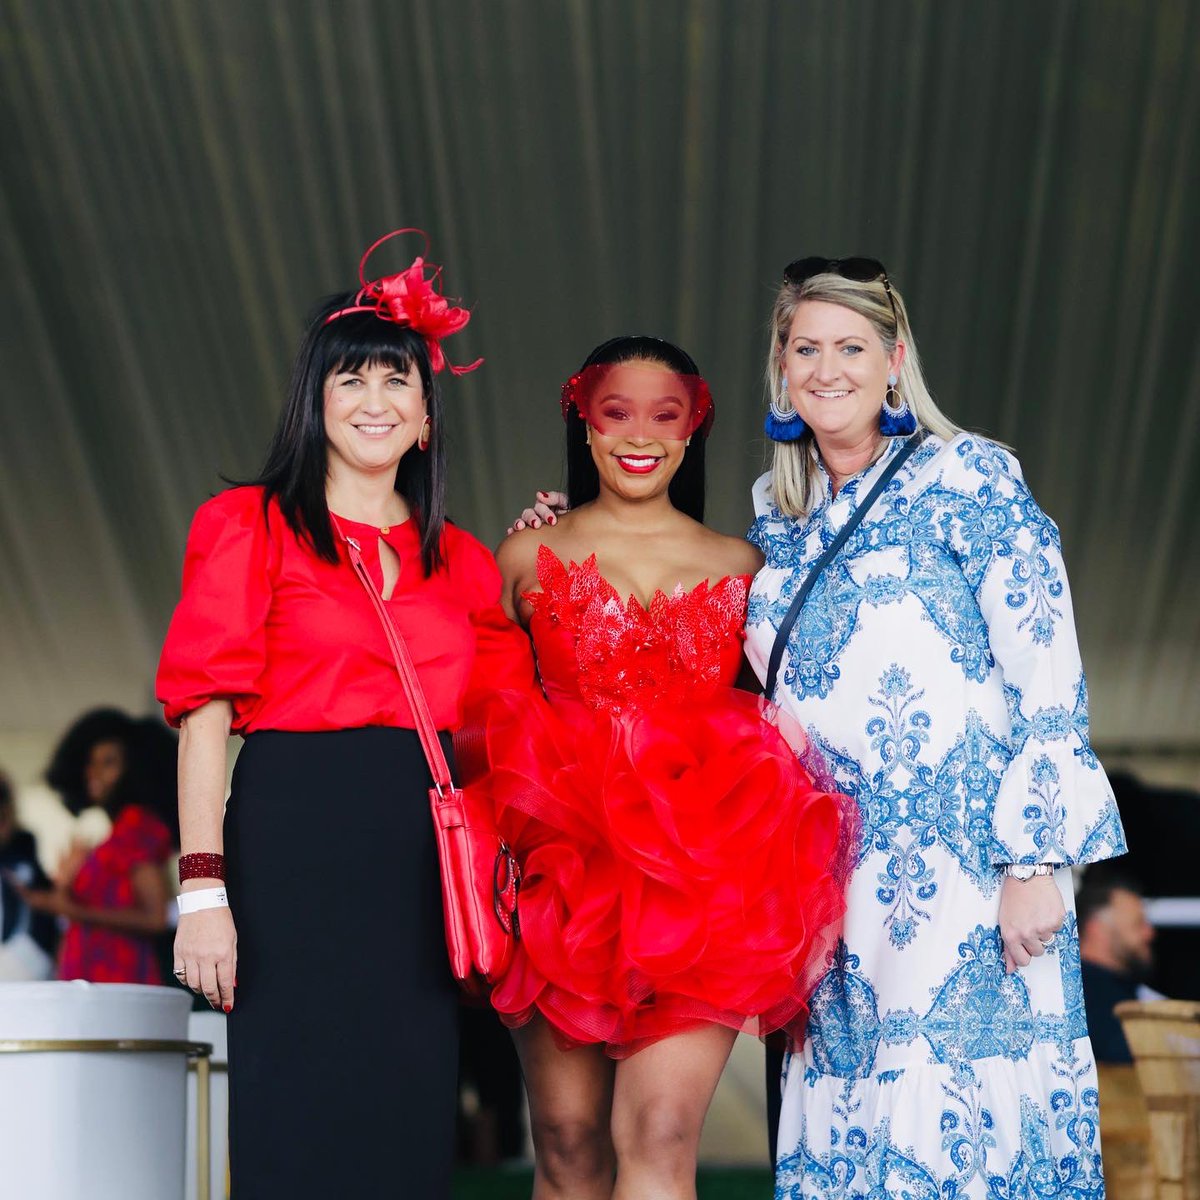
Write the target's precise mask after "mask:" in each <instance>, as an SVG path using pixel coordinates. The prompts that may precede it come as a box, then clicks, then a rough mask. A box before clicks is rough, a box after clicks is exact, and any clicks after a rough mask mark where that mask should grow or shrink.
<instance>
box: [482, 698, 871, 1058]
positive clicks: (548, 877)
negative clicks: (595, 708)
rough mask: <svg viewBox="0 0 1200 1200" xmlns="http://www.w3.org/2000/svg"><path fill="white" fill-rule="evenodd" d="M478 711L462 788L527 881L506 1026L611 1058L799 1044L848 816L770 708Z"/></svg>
mask: <svg viewBox="0 0 1200 1200" xmlns="http://www.w3.org/2000/svg"><path fill="white" fill-rule="evenodd" d="M572 708H573V709H574V706H572ZM490 709H491V711H490V713H489V717H488V720H487V721H486V723H485V725H484V726H483V736H484V739H485V741H484V744H485V746H486V755H487V765H488V770H487V773H486V775H485V776H484V777H483V778H481V779H477V780H476V782H474V783H469V785H468V786H473V787H487V789H488V790H489V792H490V793H491V798H492V801H493V803H494V804H495V806H496V811H497V814H498V820H499V825H500V830H501V833H502V835H503V836H504V837H505V838H506V840H508V842H509V844H510V845H511V846H512V847H513V848H514V849H515V851H516V853H517V857H518V859H519V860H520V862H521V867H522V871H523V882H522V886H521V892H520V905H519V914H520V934H521V937H520V941H519V943H518V948H517V954H516V957H515V960H514V962H513V965H512V967H511V968H510V970H509V971H508V973H507V974H506V976H505V977H504V978H503V979H502V980H501V981H500V983H499V984H498V985H497V986H496V988H495V989H494V991H493V993H492V997H491V999H492V1004H493V1006H494V1007H495V1009H496V1011H497V1012H498V1013H499V1015H500V1017H501V1018H502V1020H504V1021H505V1023H506V1024H508V1025H510V1026H516V1025H520V1024H523V1023H524V1022H526V1021H528V1020H529V1019H530V1018H531V1017H532V1016H533V1015H534V1014H535V1013H541V1014H542V1016H544V1017H545V1019H546V1020H547V1021H548V1022H549V1023H550V1024H551V1026H552V1027H553V1029H554V1030H555V1033H556V1036H557V1038H558V1040H559V1043H560V1044H561V1045H563V1046H575V1045H584V1044H602V1045H604V1047H605V1048H606V1050H607V1051H608V1053H610V1054H611V1055H613V1056H614V1057H623V1056H626V1055H629V1054H632V1053H634V1052H635V1051H637V1050H638V1049H639V1048H641V1047H642V1046H645V1045H647V1044H648V1043H650V1042H653V1041H656V1040H658V1039H660V1038H663V1037H668V1036H670V1035H671V1034H673V1033H677V1032H679V1031H681V1030H684V1029H688V1028H692V1027H695V1026H697V1025H699V1024H702V1023H708V1022H716V1023H720V1024H722V1025H727V1026H729V1027H731V1028H734V1029H738V1030H743V1029H744V1030H750V1031H753V1032H756V1033H759V1034H766V1033H769V1032H771V1031H773V1030H778V1029H785V1030H787V1031H788V1032H789V1034H791V1035H792V1036H793V1037H798V1036H800V1034H801V1032H802V1029H803V1020H804V1017H805V1015H806V1008H805V1000H806V998H807V996H808V994H809V992H810V991H811V988H812V986H813V984H814V983H815V981H816V979H817V977H819V975H820V974H821V972H822V971H823V970H824V968H825V966H826V962H827V958H828V954H829V951H830V950H831V948H832V945H833V942H834V941H835V940H836V936H837V932H838V926H839V922H840V918H841V915H842V912H843V909H844V901H843V886H844V883H845V873H846V872H845V865H846V862H847V859H848V854H849V848H850V842H851V840H852V839H851V837H850V836H849V834H850V831H849V829H848V825H847V823H848V821H849V817H848V812H849V811H850V810H849V805H848V802H847V800H846V798H845V797H843V796H840V795H839V794H837V793H832V794H831V793H826V792H822V791H819V790H817V789H816V788H815V787H814V786H813V783H812V781H811V779H810V777H809V775H808V773H807V772H806V771H805V770H804V768H803V767H802V766H801V765H800V763H799V761H798V760H797V756H796V752H795V750H794V749H793V747H792V746H791V745H789V743H788V741H787V740H785V739H784V737H783V735H782V734H781V732H780V730H779V728H778V727H777V726H776V725H775V724H774V723H773V720H777V719H778V714H777V713H776V712H775V710H774V709H773V708H770V707H769V706H766V705H765V704H764V702H763V701H762V700H761V699H760V698H758V697H755V696H752V695H750V694H748V693H746V692H739V691H734V690H733V689H727V688H722V689H720V690H718V691H717V692H715V693H714V694H713V695H711V696H710V697H708V698H706V699H703V700H700V701H699V702H697V703H695V704H689V705H687V706H686V707H683V706H680V707H669V708H657V709H655V710H653V711H650V712H647V713H638V714H633V715H626V716H620V717H614V716H610V715H608V714H607V713H603V712H597V713H593V712H591V711H589V710H585V709H583V708H582V707H579V708H578V709H577V710H574V711H572V714H571V719H563V717H562V716H560V715H559V713H558V712H557V711H556V710H553V709H551V708H550V706H549V705H547V704H545V703H544V702H542V701H541V698H540V697H538V698H537V700H536V701H534V702H532V703H531V701H530V699H529V697H528V696H515V695H514V696H512V697H510V698H504V697H501V698H500V699H499V700H494V702H493V703H492V704H491V706H490ZM790 736H791V738H792V741H793V742H794V741H795V735H790ZM476 746H477V750H476V755H475V757H476V758H478V755H479V751H478V742H476ZM472 773H473V774H476V775H477V774H478V771H477V770H476V771H475V772H472Z"/></svg>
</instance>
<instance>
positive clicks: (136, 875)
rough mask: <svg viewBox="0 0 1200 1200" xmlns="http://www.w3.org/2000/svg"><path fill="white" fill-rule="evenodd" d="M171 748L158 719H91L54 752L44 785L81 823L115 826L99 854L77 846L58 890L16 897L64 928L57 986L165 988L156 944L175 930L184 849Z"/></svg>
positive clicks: (34, 889)
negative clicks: (177, 874) (174, 903)
mask: <svg viewBox="0 0 1200 1200" xmlns="http://www.w3.org/2000/svg"><path fill="white" fill-rule="evenodd" d="M174 747H175V739H174V737H173V736H172V734H171V733H170V731H169V730H168V729H166V727H165V726H163V725H162V723H161V722H159V721H158V720H156V719H154V718H146V719H144V720H134V719H133V718H132V717H130V716H128V715H127V714H125V713H123V712H120V711H119V710H117V709H94V710H92V711H91V712H88V713H85V714H84V715H83V716H82V717H80V718H79V720H77V721H76V722H75V723H74V724H73V725H72V726H71V728H70V729H69V730H68V731H67V733H66V734H65V735H64V737H63V739H62V741H61V742H60V743H59V745H58V748H57V749H56V750H55V752H54V755H53V757H52V759H51V762H50V766H49V768H48V769H47V772H46V779H47V781H48V782H49V783H50V785H51V786H52V787H54V788H55V789H56V790H57V791H58V792H59V794H60V795H61V796H62V797H63V802H64V803H65V804H66V806H67V808H68V809H69V810H70V811H71V812H73V813H75V814H78V813H79V811H80V810H81V809H82V808H83V807H86V806H87V805H89V804H91V805H96V806H98V807H100V808H103V809H104V810H105V812H106V813H107V814H108V816H109V817H110V818H111V820H112V831H111V833H110V834H109V836H108V837H107V838H106V839H105V840H104V841H103V842H101V843H100V844H99V845H98V846H96V847H94V848H92V849H87V848H86V847H83V846H80V845H74V846H72V848H71V849H70V850H69V851H68V852H67V854H66V855H64V857H63V859H62V861H61V862H60V863H59V866H58V868H57V870H56V872H55V878H54V881H53V884H52V886H50V887H48V888H47V887H45V886H44V885H42V886H39V885H37V884H35V885H33V886H25V885H22V886H19V887H17V889H16V890H17V891H18V894H19V895H21V897H22V898H23V899H24V900H25V902H26V903H27V904H28V905H29V906H30V908H32V909H34V910H35V911H37V912H40V913H47V914H51V915H53V916H57V917H63V918H65V919H66V922H67V929H66V933H65V934H64V935H63V939H62V946H61V949H60V952H59V963H58V977H59V978H60V979H86V980H88V981H89V982H91V983H143V984H161V983H163V982H164V977H163V972H162V969H161V966H160V961H159V954H158V951H157V947H156V939H157V938H158V937H159V936H160V935H161V934H162V933H163V932H164V931H165V930H166V929H167V928H168V924H169V922H168V916H167V905H168V903H169V901H170V896H169V893H168V889H167V878H166V870H165V868H166V864H167V860H168V859H169V858H170V856H171V854H172V852H173V850H174V848H176V847H177V846H178V844H179V826H178V822H177V819H176V816H175V804H176V801H175V785H174V779H173V773H172V762H173V757H174Z"/></svg>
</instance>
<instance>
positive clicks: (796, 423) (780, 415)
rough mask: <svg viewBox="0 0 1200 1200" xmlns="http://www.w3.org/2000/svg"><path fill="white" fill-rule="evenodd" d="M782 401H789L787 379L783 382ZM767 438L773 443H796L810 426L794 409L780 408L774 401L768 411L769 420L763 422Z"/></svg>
mask: <svg viewBox="0 0 1200 1200" xmlns="http://www.w3.org/2000/svg"><path fill="white" fill-rule="evenodd" d="M781 398H782V399H784V400H786V399H787V377H786V376H785V377H784V380H783V391H782V397H781ZM763 429H765V430H766V433H767V437H769V438H770V439H771V441H773V442H794V441H796V440H797V439H799V438H800V437H802V436H803V434H804V432H805V430H807V429H808V426H807V425H805V423H804V421H803V419H802V418H801V416H800V414H799V413H798V412H797V411H796V410H795V409H794V408H780V407H779V405H778V404H776V403H775V401H774V400H772V401H771V407H770V408H769V409H768V410H767V419H766V421H764V422H763Z"/></svg>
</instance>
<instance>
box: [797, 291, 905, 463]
mask: <svg viewBox="0 0 1200 1200" xmlns="http://www.w3.org/2000/svg"><path fill="white" fill-rule="evenodd" d="M781 359H782V361H781V367H782V369H783V372H784V374H785V376H786V378H787V386H788V396H789V398H790V399H791V402H792V406H793V407H794V408H795V409H796V411H797V412H798V413H799V414H800V416H801V417H802V418H803V419H804V420H805V421H806V422H807V423H808V426H809V428H810V429H811V430H812V431H813V434H814V436H815V437H816V439H817V444H818V446H837V447H839V448H841V447H845V448H851V447H857V446H860V445H862V444H864V443H866V442H869V441H871V440H873V439H877V438H879V437H880V436H881V435H880V434H879V412H880V408H881V406H882V404H883V397H884V394H885V393H886V391H887V386H888V383H887V380H888V375H889V374H896V375H899V373H900V364H901V363H902V362H903V361H904V345H903V343H898V344H897V346H896V349H895V350H894V351H893V352H892V353H891V354H888V352H887V351H886V350H885V349H884V346H883V343H882V342H881V341H880V340H879V335H878V334H877V333H876V332H875V329H874V327H873V326H872V324H871V322H870V321H868V320H867V318H866V317H864V316H862V315H861V314H860V313H856V312H855V311H854V310H853V309H850V308H846V307H844V306H843V305H841V304H830V303H828V302H826V301H824V300H805V301H803V302H802V303H801V304H800V305H799V306H798V307H797V309H796V314H795V316H794V317H793V318H792V323H791V327H790V328H789V330H788V337H787V342H786V343H785V344H784V346H783V350H782V355H781Z"/></svg>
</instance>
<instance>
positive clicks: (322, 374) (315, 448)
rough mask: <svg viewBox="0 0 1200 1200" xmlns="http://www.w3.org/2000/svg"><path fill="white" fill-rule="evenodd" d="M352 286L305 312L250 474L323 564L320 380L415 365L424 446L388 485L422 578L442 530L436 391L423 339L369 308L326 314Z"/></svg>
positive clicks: (328, 536)
mask: <svg viewBox="0 0 1200 1200" xmlns="http://www.w3.org/2000/svg"><path fill="white" fill-rule="evenodd" d="M357 294H358V293H356V292H345V293H342V294H340V295H337V296H330V297H329V298H327V299H326V300H324V301H322V302H321V303H320V305H318V307H317V309H316V310H315V312H314V313H313V314H312V317H311V318H310V321H309V325H308V332H307V333H306V334H305V335H304V340H303V341H302V342H301V343H300V349H299V351H297V353H296V361H295V363H294V365H293V367H292V379H291V383H290V384H289V385H288V392H287V400H286V402H285V403H284V406H283V411H282V412H281V413H280V415H279V424H278V425H277V426H276V428H275V434H274V436H273V437H272V438H271V444H270V446H269V447H268V449H267V457H266V461H265V462H264V464H263V468H262V470H261V472H259V475H258V477H257V478H256V479H251V480H247V481H245V482H247V483H250V484H252V485H258V486H261V487H262V488H263V500H264V504H266V503H269V502H270V500H271V499H272V498H274V499H275V500H276V501H277V503H278V504H279V507H280V510H281V511H282V512H283V515H284V517H285V518H286V519H287V523H288V525H290V526H291V528H292V531H293V532H294V533H295V534H296V536H297V537H298V538H300V539H301V540H303V541H306V542H308V544H309V545H310V546H312V548H313V550H314V551H315V552H316V553H317V554H318V555H319V556H320V557H321V558H323V559H325V560H326V561H328V562H331V563H336V562H338V561H339V558H338V552H337V544H336V540H335V538H334V534H333V524H332V522H331V521H330V519H329V507H328V505H327V504H326V502H325V479H326V473H327V469H328V468H327V465H326V457H327V449H326V437H325V380H326V379H328V378H329V375H330V374H331V373H332V372H334V371H357V370H359V369H360V368H361V367H363V366H364V365H365V366H372V367H374V366H386V367H390V368H391V369H392V370H394V371H400V372H404V373H407V372H408V371H411V370H412V369H413V368H416V371H417V373H418V375H419V376H420V378H421V389H422V392H423V393H424V397H425V411H426V413H427V414H428V416H429V420H430V424H431V429H430V434H429V447H428V449H426V450H425V451H424V452H421V451H420V450H417V449H416V448H415V447H414V448H413V449H412V450H410V451H409V452H408V453H407V454H405V456H404V457H403V458H402V459H401V460H400V466H399V468H398V469H397V471H396V491H397V492H399V493H400V495H401V496H403V497H404V499H405V501H406V502H407V504H408V507H409V511H410V512H411V513H412V519H413V520H414V521H415V522H416V525H417V529H418V531H419V532H420V536H421V565H422V567H423V568H424V570H425V574H426V576H428V575H432V574H433V572H434V571H436V570H437V569H438V568H439V567H440V566H442V565H443V562H444V558H443V553H442V534H443V533H444V532H445V528H446V439H445V430H444V428H443V420H442V416H443V409H442V394H441V389H440V388H439V387H438V383H437V377H436V376H435V375H434V373H433V368H432V366H431V365H430V362H429V348H428V347H427V346H426V344H425V339H424V338H423V337H421V335H420V334H419V333H415V332H414V331H413V330H412V329H410V328H409V327H408V326H407V325H397V324H396V323H395V322H393V321H385V320H383V319H382V318H380V317H377V316H376V315H375V314H374V313H373V312H355V313H346V314H345V315H344V316H340V317H338V318H337V319H336V320H333V321H330V320H329V317H330V316H331V315H332V314H333V313H335V312H337V311H338V310H339V309H343V308H349V307H351V306H353V304H354V303H355V296H356V295H357Z"/></svg>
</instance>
